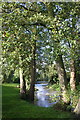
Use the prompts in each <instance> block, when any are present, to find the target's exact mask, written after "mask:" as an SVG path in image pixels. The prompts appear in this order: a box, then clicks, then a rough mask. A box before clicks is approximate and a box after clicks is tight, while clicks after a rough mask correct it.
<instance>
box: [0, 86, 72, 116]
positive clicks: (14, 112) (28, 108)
mask: <svg viewBox="0 0 80 120" xmlns="http://www.w3.org/2000/svg"><path fill="white" fill-rule="evenodd" d="M16 85H17V84H3V89H2V92H3V95H2V97H3V114H2V116H3V118H71V117H72V114H71V113H69V112H65V111H63V112H62V111H58V110H54V108H53V107H49V108H44V107H39V106H35V105H34V104H31V103H29V102H28V101H24V100H21V99H20V97H19V88H17V87H16Z"/></svg>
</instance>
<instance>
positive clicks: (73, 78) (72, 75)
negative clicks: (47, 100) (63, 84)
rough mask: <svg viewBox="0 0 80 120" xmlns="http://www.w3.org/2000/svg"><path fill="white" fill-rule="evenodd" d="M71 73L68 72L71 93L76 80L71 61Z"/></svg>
mask: <svg viewBox="0 0 80 120" xmlns="http://www.w3.org/2000/svg"><path fill="white" fill-rule="evenodd" d="M70 68H71V72H70V88H71V91H74V90H75V89H76V79H75V77H76V76H75V75H76V73H75V62H74V60H71V66H70Z"/></svg>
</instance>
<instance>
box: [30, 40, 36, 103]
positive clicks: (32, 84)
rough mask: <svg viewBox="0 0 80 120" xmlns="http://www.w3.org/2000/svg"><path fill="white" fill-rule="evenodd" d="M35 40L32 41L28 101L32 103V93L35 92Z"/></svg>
mask: <svg viewBox="0 0 80 120" xmlns="http://www.w3.org/2000/svg"><path fill="white" fill-rule="evenodd" d="M35 53H36V40H35V41H34V49H33V58H32V61H31V83H30V100H31V101H34V91H35V88H34V86H35V79H36V60H35Z"/></svg>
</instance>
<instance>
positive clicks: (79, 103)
mask: <svg viewBox="0 0 80 120" xmlns="http://www.w3.org/2000/svg"><path fill="white" fill-rule="evenodd" d="M74 112H75V114H77V115H79V116H80V98H79V101H78V103H77V106H76V108H75V109H74Z"/></svg>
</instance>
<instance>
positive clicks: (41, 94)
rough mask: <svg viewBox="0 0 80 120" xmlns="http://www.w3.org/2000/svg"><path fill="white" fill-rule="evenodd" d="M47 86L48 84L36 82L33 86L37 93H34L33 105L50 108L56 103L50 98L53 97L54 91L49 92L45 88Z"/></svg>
mask: <svg viewBox="0 0 80 120" xmlns="http://www.w3.org/2000/svg"><path fill="white" fill-rule="evenodd" d="M47 85H48V82H45V81H44V82H43V81H40V82H37V83H36V84H35V88H36V89H37V91H35V102H34V104H36V105H38V106H42V107H51V106H52V105H53V104H55V103H56V102H57V101H56V102H53V101H52V98H51V97H50V96H54V94H56V91H51V90H49V89H48V88H46V86H47ZM36 99H37V100H36Z"/></svg>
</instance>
